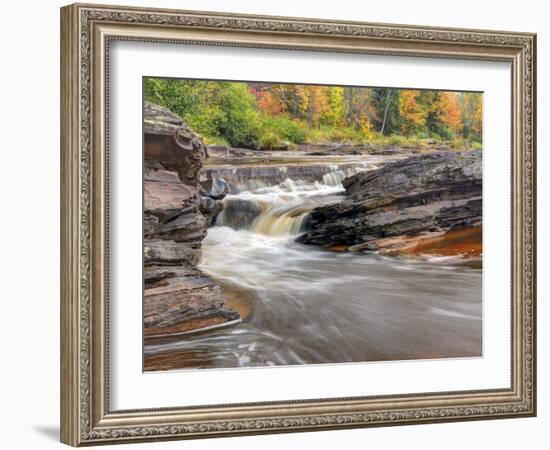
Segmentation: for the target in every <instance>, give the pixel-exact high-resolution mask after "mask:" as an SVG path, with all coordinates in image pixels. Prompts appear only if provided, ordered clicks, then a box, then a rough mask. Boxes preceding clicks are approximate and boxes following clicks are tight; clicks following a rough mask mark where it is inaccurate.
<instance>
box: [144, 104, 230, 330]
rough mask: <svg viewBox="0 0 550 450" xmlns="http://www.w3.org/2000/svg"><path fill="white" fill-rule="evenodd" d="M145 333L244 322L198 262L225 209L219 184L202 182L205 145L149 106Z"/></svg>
mask: <svg viewBox="0 0 550 450" xmlns="http://www.w3.org/2000/svg"><path fill="white" fill-rule="evenodd" d="M144 134H145V150H144V151H145V162H144V187H143V195H144V249H143V251H144V289H145V290H144V308H143V309H144V335H145V339H146V340H153V339H154V340H158V339H163V338H168V337H172V336H177V335H181V334H186V333H190V332H196V331H199V330H204V329H212V328H215V327H220V326H224V325H228V324H232V323H236V322H238V321H240V316H239V314H238V313H237V311H235V310H233V309H232V308H230V307H228V306H227V305H226V303H225V298H224V292H223V290H222V288H221V287H220V286H219V285H218V284H217V283H216V282H215V281H214V280H213V279H211V278H210V277H209V276H207V275H205V274H204V273H202V272H201V271H200V270H199V269H198V268H197V267H196V266H197V264H198V263H199V262H200V259H201V241H202V240H203V238H204V237H205V236H206V228H207V224H208V223H209V222H210V221H212V219H213V217H214V216H215V215H216V214H218V213H219V212H220V211H221V209H222V208H223V206H222V203H221V199H222V198H223V196H224V195H225V194H226V193H227V192H226V190H225V189H224V188H223V186H221V187H220V185H219V183H213V182H212V180H210V179H206V180H204V181H203V183H202V185H201V183H199V171H200V169H201V168H202V166H203V163H204V161H205V159H206V158H207V156H208V154H207V149H206V147H205V146H204V144H203V143H202V142H201V141H200V139H199V138H198V137H197V136H196V135H195V134H194V133H193V132H192V131H191V130H190V129H189V128H188V127H187V125H186V124H185V123H183V121H182V120H181V119H180V118H179V117H177V116H176V115H174V114H173V113H171V112H170V111H169V110H167V109H165V108H161V107H159V106H156V105H153V104H151V103H146V104H145V108H144Z"/></svg>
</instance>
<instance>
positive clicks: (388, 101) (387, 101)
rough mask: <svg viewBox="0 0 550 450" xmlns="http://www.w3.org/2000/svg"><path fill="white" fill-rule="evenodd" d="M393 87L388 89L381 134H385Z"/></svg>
mask: <svg viewBox="0 0 550 450" xmlns="http://www.w3.org/2000/svg"><path fill="white" fill-rule="evenodd" d="M391 92H392V91H391V89H388V93H387V94H386V106H385V107H384V118H383V119H382V128H381V129H380V134H384V129H385V128H386V117H387V116H388V106H389V105H390V95H391Z"/></svg>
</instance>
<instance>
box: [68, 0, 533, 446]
mask: <svg viewBox="0 0 550 450" xmlns="http://www.w3.org/2000/svg"><path fill="white" fill-rule="evenodd" d="M116 41H135V42H149V43H151V42H154V43H159V44H167V45H168V44H189V45H195V44H201V45H212V46H221V47H223V46H229V47H242V48H255V49H283V50H292V51H297V52H300V51H313V52H331V53H354V54H364V55H385V56H395V57H402V56H410V57H417V58H435V59H449V60H457V59H458V60H463V61H466V62H468V63H470V64H475V63H476V61H497V62H506V63H509V64H510V67H511V72H512V73H511V80H512V83H511V86H510V90H511V99H512V105H511V111H512V114H511V118H510V123H511V147H512V148H511V160H512V173H511V180H512V182H511V185H510V186H509V189H510V190H511V198H512V206H511V208H512V211H511V220H512V224H511V230H512V233H511V248H512V255H511V262H512V263H511V267H510V271H511V281H512V282H511V293H512V294H511V299H509V301H510V303H509V304H510V311H511V313H510V317H511V321H510V329H511V333H510V335H511V355H510V366H509V370H510V380H511V383H510V386H509V387H507V388H502V387H499V388H495V389H483V390H466V391H450V392H436V391H433V392H424V393H416V392H410V393H406V394H396V395H385V396H384V395H372V396H364V395H363V396H362V395H361V393H359V392H358V393H357V396H352V397H346V398H324V399H307V400H301V399H288V400H285V401H265V399H262V398H258V399H257V401H255V402H252V403H250V402H237V403H232V404H214V405H208V406H191V405H180V406H178V407H173V408H165V407H159V408H154V409H152V408H149V409H147V408H143V409H135V410H134V409H132V410H114V409H113V408H112V407H111V404H110V395H111V393H110V385H109V377H110V375H109V366H110V363H109V361H110V353H109V295H108V293H109V283H110V281H111V280H110V278H109V266H108V262H109V251H110V247H109V239H108V237H109V207H110V205H109V196H108V193H109V183H110V181H111V180H110V178H109V131H110V130H109V57H110V46H111V45H112V44H113V43H114V42H116ZM535 89H536V36H535V35H534V34H530V33H516V32H504V31H485V30H468V29H445V28H430V27H420V26H405V25H385V24H374V23H360V22H335V21H328V20H315V19H302V18H286V17H261V16H248V15H240V14H227V13H210V12H194V11H174V10H159V9H143V8H130V7H115V6H105V5H104V6H99V5H86V4H74V5H70V6H66V7H64V8H62V9H61V241H62V245H61V440H62V442H64V443H66V444H69V445H73V446H80V445H95V444H111V443H122V442H137V441H147V440H163V439H164V440H165V439H192V438H199V437H216V436H230V435H245V434H261V433H276V432H298V431H313V430H326V429H339V428H346V427H347V428H351V427H369V426H383V425H399V424H422V423H430V422H446V421H459V420H476V419H497V418H509V417H530V416H534V415H535V414H536V305H535V299H536V292H535V286H536V280H535V277H536V267H535V264H536V211H535V203H536V202H535V200H536V190H535V180H536V173H535V170H536V156H535V151H536V109H535V106H536V105H535V98H536V95H535ZM136 95H138V93H136ZM505 301H508V300H505ZM281 370H284V369H281Z"/></svg>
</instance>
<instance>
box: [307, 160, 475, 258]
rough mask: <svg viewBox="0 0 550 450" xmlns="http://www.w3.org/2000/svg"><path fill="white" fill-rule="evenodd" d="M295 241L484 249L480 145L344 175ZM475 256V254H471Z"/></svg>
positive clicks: (428, 250)
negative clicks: (340, 196)
mask: <svg viewBox="0 0 550 450" xmlns="http://www.w3.org/2000/svg"><path fill="white" fill-rule="evenodd" d="M343 185H344V188H345V190H346V196H345V198H344V200H343V201H341V202H338V203H335V204H331V205H325V206H321V207H318V208H315V209H314V210H313V211H311V213H310V216H309V231H307V232H306V233H305V234H303V235H301V236H300V237H299V238H298V241H299V242H301V243H304V244H310V245H318V246H322V247H325V248H332V249H338V250H351V251H378V252H380V253H382V254H388V255H400V254H425V255H437V256H454V255H457V256H465V257H467V259H469V260H471V259H472V258H473V259H480V257H481V236H482V233H481V226H482V199H481V194H482V155H481V151H465V152H439V153H432V154H426V155H419V156H413V157H410V158H407V159H403V160H400V161H396V162H393V163H389V164H387V165H385V166H384V167H382V168H380V169H377V170H373V171H365V172H360V173H358V174H356V175H354V176H352V177H349V178H347V179H345V180H344V181H343ZM470 262H471V261H470Z"/></svg>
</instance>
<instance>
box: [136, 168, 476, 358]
mask: <svg viewBox="0 0 550 450" xmlns="http://www.w3.org/2000/svg"><path fill="white" fill-rule="evenodd" d="M368 158H369V157H362V158H361V160H360V161H358V162H357V164H356V165H353V166H350V165H349V164H348V165H346V166H345V168H342V167H339V166H338V165H331V166H330V167H329V168H328V169H327V170H325V172H326V173H324V174H323V175H320V176H319V178H318V180H315V181H312V180H311V177H309V179H308V180H301V179H299V178H296V179H291V178H286V179H285V180H284V181H282V182H280V183H278V184H276V185H272V186H265V185H263V184H262V187H259V188H258V187H257V186H258V184H257V182H252V181H251V183H250V184H249V185H248V186H247V185H246V183H244V185H243V183H240V184H239V189H241V191H240V192H237V193H235V194H231V195H229V196H227V197H226V198H225V199H224V202H225V203H226V210H225V211H224V212H223V213H222V215H221V216H219V217H218V220H217V224H216V226H214V227H211V228H210V229H209V230H208V235H207V237H206V239H205V240H204V241H203V262H202V264H201V266H200V268H201V269H202V270H203V271H204V272H206V273H208V274H209V275H210V276H212V277H213V278H214V279H216V280H217V281H218V282H220V283H221V284H222V286H224V287H226V288H227V289H228V292H230V293H231V294H232V295H231V297H232V298H233V300H232V303H231V306H232V307H235V308H237V309H238V310H239V311H240V313H241V316H243V321H242V323H240V324H238V325H236V326H233V327H228V328H225V329H219V330H217V331H213V332H209V333H204V334H196V335H189V336H186V337H184V338H182V339H181V340H179V341H176V342H169V343H163V344H157V345H153V346H147V348H146V354H148V355H164V357H163V358H161V359H160V360H159V361H161V360H162V362H163V364H160V365H161V366H163V367H164V368H199V367H200V368H227V367H252V366H273V365H294V364H321V363H342V362H363V361H383V360H404V359H425V358H452V357H474V356H480V355H481V353H482V345H481V343H482V342H481V341H482V340H481V336H482V326H481V325H482V323H481V315H482V308H481V306H482V304H481V281H482V279H481V270H478V269H472V268H465V267H463V266H460V265H457V264H453V260H452V258H451V259H449V258H436V257H432V258H429V257H427V258H424V259H411V258H407V259H405V258H404V259H400V258H395V257H383V256H380V255H377V254H354V253H348V252H334V251H328V250H323V249H319V248H316V247H313V246H306V245H302V244H299V243H296V242H295V239H296V237H297V236H298V235H299V234H300V233H301V232H303V229H304V227H305V226H307V213H308V211H309V210H311V209H312V208H313V207H315V206H317V205H320V204H324V203H329V202H335V201H338V199H339V198H341V196H342V195H343V188H342V185H341V181H342V179H343V178H344V177H346V176H349V175H351V174H352V173H356V172H358V171H361V170H371V169H373V168H375V167H377V166H379V165H380V161H379V160H376V161H373V160H369V159H368ZM235 190H237V189H235V188H234V189H233V191H235ZM246 214H250V217H249V218H248V219H247V220H244V221H243V220H242V217H243V216H245V215H246Z"/></svg>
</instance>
